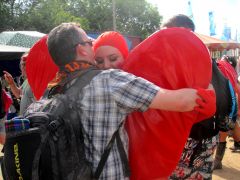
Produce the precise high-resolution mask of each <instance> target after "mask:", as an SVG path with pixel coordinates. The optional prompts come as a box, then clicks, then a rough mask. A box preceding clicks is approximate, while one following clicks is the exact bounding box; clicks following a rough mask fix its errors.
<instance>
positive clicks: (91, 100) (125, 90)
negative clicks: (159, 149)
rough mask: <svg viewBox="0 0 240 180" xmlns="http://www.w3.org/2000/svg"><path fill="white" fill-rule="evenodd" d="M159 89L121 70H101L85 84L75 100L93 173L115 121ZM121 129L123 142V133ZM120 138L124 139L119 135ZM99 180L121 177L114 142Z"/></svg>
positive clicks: (146, 102) (145, 103)
mask: <svg viewBox="0 0 240 180" xmlns="http://www.w3.org/2000/svg"><path fill="white" fill-rule="evenodd" d="M158 90H159V88H158V87H157V86H155V85H154V84H152V83H150V82H148V81H146V80H144V79H142V78H139V77H136V76H134V75H131V74H128V73H126V72H123V71H121V70H113V69H110V70H105V71H103V72H101V73H100V74H98V75H97V76H95V77H94V78H93V79H92V80H91V82H90V84H88V85H87V86H85V87H84V88H83V89H82V90H81V92H79V95H78V97H77V99H76V103H77V106H79V113H81V114H80V116H81V121H82V124H83V133H84V143H85V147H86V148H85V151H86V157H87V159H88V160H89V162H90V163H91V164H92V170H93V172H95V170H96V168H97V165H98V163H99V161H100V158H101V155H102V153H103V151H104V148H105V146H106V145H107V143H108V142H109V140H110V139H111V137H112V135H113V133H114V132H115V131H116V130H117V128H118V126H119V124H120V123H121V122H122V121H124V120H125V118H126V116H127V115H128V114H129V113H131V112H133V111H146V110H147V109H148V106H149V105H150V103H151V101H152V99H153V98H154V97H155V95H156V94H157V92H158ZM123 132H124V130H123V129H122V131H121V137H122V140H123V143H127V142H128V140H127V138H126V136H124V135H123ZM123 137H124V138H123ZM100 179H106V180H121V179H124V175H123V171H122V162H121V158H120V156H119V152H118V149H117V144H116V142H115V143H114V146H113V148H112V150H111V152H110V154H109V157H108V160H107V162H106V164H105V166H104V169H103V172H102V174H101V176H100Z"/></svg>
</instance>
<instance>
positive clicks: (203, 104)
mask: <svg viewBox="0 0 240 180" xmlns="http://www.w3.org/2000/svg"><path fill="white" fill-rule="evenodd" d="M196 103H197V104H198V105H199V106H200V107H203V106H206V103H205V102H204V101H203V100H202V99H196Z"/></svg>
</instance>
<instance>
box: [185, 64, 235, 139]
mask: <svg viewBox="0 0 240 180" xmlns="http://www.w3.org/2000/svg"><path fill="white" fill-rule="evenodd" d="M212 84H213V87H214V89H215V93H216V100H217V101H216V104H217V110H216V113H215V115H214V116H213V117H211V118H209V119H206V120H203V121H201V122H198V123H196V124H194V125H193V126H192V129H191V132H190V137H191V138H193V139H195V140H203V139H207V138H211V137H213V136H215V135H217V134H218V132H219V131H224V132H226V131H229V130H230V129H233V127H234V124H235V122H236V118H237V109H238V108H237V101H236V96H235V93H234V90H233V87H232V85H231V83H230V81H229V80H228V79H226V78H225V77H224V76H223V74H222V73H221V71H220V70H219V69H218V67H217V63H216V62H215V61H214V60H213V61H212Z"/></svg>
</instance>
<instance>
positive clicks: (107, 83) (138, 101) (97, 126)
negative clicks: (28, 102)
mask: <svg viewBox="0 0 240 180" xmlns="http://www.w3.org/2000/svg"><path fill="white" fill-rule="evenodd" d="M47 44H48V50H49V53H50V55H51V57H52V59H53V61H54V62H55V63H56V65H57V66H59V69H60V70H62V71H63V72H62V75H63V76H61V77H59V80H60V82H61V80H63V79H64V77H66V76H68V75H70V74H71V72H74V71H78V70H80V71H81V70H84V69H86V68H89V67H92V66H94V65H95V61H94V54H93V51H92V47H91V45H92V43H91V41H90V40H89V39H88V37H87V35H86V33H85V32H84V30H83V29H81V28H80V27H79V26H77V25H76V24H73V23H63V24H61V25H59V26H57V27H55V28H54V29H53V30H52V31H51V32H50V33H49V36H48V41H47ZM73 65H74V69H73V68H70V69H71V72H69V67H73ZM64 72H65V73H64ZM60 74H61V73H60ZM196 92H197V91H196V90H194V89H191V88H184V89H179V90H166V89H163V88H160V87H158V86H156V85H154V84H153V83H151V82H148V81H146V80H144V79H142V78H138V77H136V76H134V75H132V74H129V73H126V72H123V71H121V70H113V69H111V70H105V71H102V72H101V73H100V74H98V75H96V76H95V77H94V78H93V79H92V80H91V81H90V82H89V84H88V85H87V86H85V87H84V88H83V89H82V90H81V92H79V93H78V94H77V96H76V97H72V98H73V99H74V101H76V102H77V104H78V105H79V106H78V107H79V108H78V109H77V111H79V113H80V112H81V123H82V126H83V132H84V134H83V136H84V143H85V147H86V151H85V152H86V158H87V160H88V161H89V162H90V163H91V165H92V171H93V172H94V171H95V170H96V167H97V165H98V163H99V160H100V157H101V154H102V153H103V150H104V147H105V146H106V145H107V143H108V140H109V139H110V138H111V137H112V134H113V132H115V131H116V130H117V128H118V127H119V125H120V124H121V123H122V122H123V121H124V120H125V118H126V116H127V115H128V114H129V113H130V112H132V111H136V110H139V111H145V110H147V109H148V108H157V109H163V110H168V111H181V112H184V111H192V110H194V107H196V106H198V105H197V104H196V102H195V101H196V99H198V98H199V97H198V96H197V93H196ZM209 93H210V94H212V93H213V92H212V90H203V94H205V95H206V94H209ZM200 94H201V93H200ZM203 96H204V95H203ZM202 101H204V100H200V102H199V100H198V101H197V102H198V103H200V104H201V102H202ZM179 103H180V104H179ZM200 111H201V110H200ZM201 112H202V113H204V112H205V111H204V110H203V111H201ZM205 113H206V112H205ZM212 113H214V112H211V114H212ZM124 142H125V143H126V142H127V140H126V139H124ZM117 149H118V148H117V144H116V143H114V145H113V148H112V150H111V152H110V154H109V157H108V159H107V162H106V164H105V166H104V169H103V172H102V174H101V176H100V179H116V180H117V179H124V173H123V171H122V162H121V159H120V157H119V153H118V152H117Z"/></svg>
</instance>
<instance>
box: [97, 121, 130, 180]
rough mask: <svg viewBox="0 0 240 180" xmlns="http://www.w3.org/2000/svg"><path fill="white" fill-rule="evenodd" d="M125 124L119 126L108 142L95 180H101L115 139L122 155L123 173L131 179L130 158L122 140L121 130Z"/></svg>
mask: <svg viewBox="0 0 240 180" xmlns="http://www.w3.org/2000/svg"><path fill="white" fill-rule="evenodd" d="M122 124H123V122H122V123H121V124H120V125H119V127H118V129H117V130H116V131H115V132H114V133H113V135H112V138H111V140H110V141H109V142H108V144H107V146H106V147H105V149H104V152H103V154H102V156H101V159H100V162H99V163H98V166H97V169H96V171H95V173H94V175H93V177H94V179H99V177H100V175H101V173H102V170H103V167H104V165H105V163H106V161H107V159H108V156H109V154H110V151H111V149H112V147H113V144H114V142H115V139H116V141H117V147H118V151H119V154H120V158H121V161H122V165H123V166H122V169H123V173H124V176H125V177H130V169H129V163H128V157H127V154H126V152H125V149H124V146H123V144H122V140H121V138H120V134H119V133H120V128H121V127H122Z"/></svg>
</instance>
